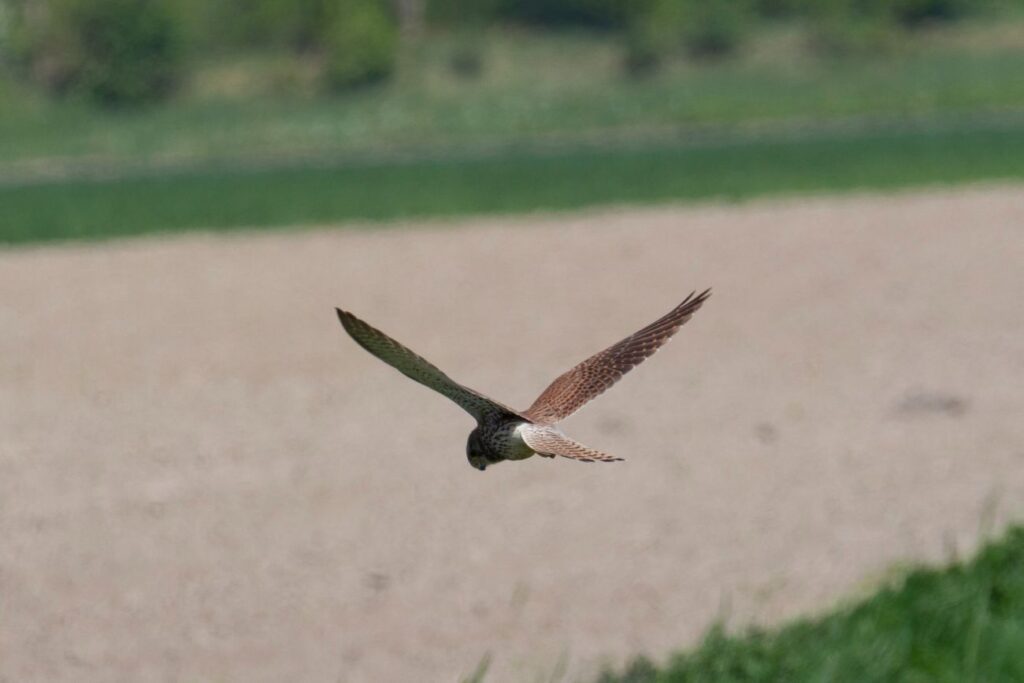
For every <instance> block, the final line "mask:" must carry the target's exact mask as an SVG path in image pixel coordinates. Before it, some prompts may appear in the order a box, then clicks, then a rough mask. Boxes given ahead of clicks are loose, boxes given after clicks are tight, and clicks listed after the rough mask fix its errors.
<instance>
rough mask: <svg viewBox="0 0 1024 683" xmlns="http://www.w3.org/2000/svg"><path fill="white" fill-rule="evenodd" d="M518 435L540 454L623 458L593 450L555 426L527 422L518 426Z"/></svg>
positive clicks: (602, 459)
mask: <svg viewBox="0 0 1024 683" xmlns="http://www.w3.org/2000/svg"><path fill="white" fill-rule="evenodd" d="M519 435H520V436H521V437H522V439H523V441H525V442H526V445H527V446H529V447H530V448H532V449H533V450H534V451H536V452H537V453H538V454H540V455H546V456H548V457H553V456H556V455H560V456H562V457H563V458H571V459H573V460H579V461H581V462H620V461H622V460H625V458H616V457H615V456H614V455H608V454H607V453H602V452H601V451H595V450H594V449H593V448H588V447H587V446H584V445H583V444H581V443H577V442H576V441H573V440H572V439H570V438H569V437H567V436H566V435H565V434H562V433H561V432H560V431H558V429H556V428H555V427H549V426H547V425H536V424H528V425H523V426H522V427H520V428H519Z"/></svg>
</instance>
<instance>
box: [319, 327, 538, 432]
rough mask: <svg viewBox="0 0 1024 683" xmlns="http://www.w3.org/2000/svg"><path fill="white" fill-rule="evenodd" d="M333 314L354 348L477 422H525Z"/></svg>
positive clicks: (395, 345)
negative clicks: (511, 419) (447, 400)
mask: <svg viewBox="0 0 1024 683" xmlns="http://www.w3.org/2000/svg"><path fill="white" fill-rule="evenodd" d="M335 310H336V311H337V312H338V319H339V320H341V324H342V326H343V327H344V328H345V331H346V332H348V333H349V335H351V337H352V338H353V339H355V340H356V343H357V344H359V345H360V346H362V347H363V348H364V349H366V350H367V351H369V352H370V353H372V354H373V355H375V356H377V358H380V359H381V360H382V361H384V362H385V363H387V364H388V365H390V366H391V367H393V368H395V369H396V370H398V371H399V372H401V373H402V374H403V375H405V376H406V377H408V378H409V379H413V380H416V381H417V382H419V383H420V384H422V385H424V386H426V387H430V388H431V389H433V390H434V391H436V392H438V393H440V394H443V395H445V396H447V397H448V398H450V399H451V400H453V401H455V402H456V403H458V404H459V405H460V406H462V408H463V409H464V410H465V411H466V412H467V413H469V414H470V415H472V416H473V417H475V418H476V419H477V421H480V420H482V419H483V418H484V417H485V416H494V415H500V416H507V417H514V418H516V419H519V420H523V419H525V418H523V416H521V415H520V414H519V413H517V412H516V411H514V410H512V409H511V408H509V407H507V406H503V405H502V404H500V403H498V402H497V401H492V400H491V399H489V398H487V397H486V396H484V395H483V394H480V393H478V392H476V391H473V390H472V389H469V388H468V387H464V386H462V385H461V384H459V383H458V382H456V381H455V380H453V379H452V378H451V377H449V376H448V375H446V374H444V373H443V372H441V371H440V370H439V369H438V368H437V367H436V366H434V365H432V364H431V363H430V362H429V361H427V360H426V359H425V358H423V357H421V356H418V355H416V354H415V353H413V352H412V351H410V350H409V349H407V348H406V347H404V346H402V345H401V344H399V343H398V342H397V341H395V340H394V339H392V338H391V337H389V336H387V335H386V334H384V333H383V332H381V331H380V330H378V329H375V328H373V327H371V326H370V325H368V324H367V323H365V322H363V321H362V320H360V319H359V318H357V317H355V316H354V315H352V314H351V313H348V312H347V311H343V310H341V309H340V308H338V309H335Z"/></svg>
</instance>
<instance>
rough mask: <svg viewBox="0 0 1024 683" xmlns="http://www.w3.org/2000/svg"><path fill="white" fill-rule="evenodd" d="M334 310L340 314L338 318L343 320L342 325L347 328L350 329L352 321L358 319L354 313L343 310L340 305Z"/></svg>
mask: <svg viewBox="0 0 1024 683" xmlns="http://www.w3.org/2000/svg"><path fill="white" fill-rule="evenodd" d="M334 312H335V313H337V314H338V320H340V321H341V326H342V327H344V328H345V329H346V330H347V329H349V325H351V324H352V322H353V321H354V320H356V317H355V316H354V315H352V314H351V313H349V312H348V311H343V310H341V309H340V308H338V307H335V308H334Z"/></svg>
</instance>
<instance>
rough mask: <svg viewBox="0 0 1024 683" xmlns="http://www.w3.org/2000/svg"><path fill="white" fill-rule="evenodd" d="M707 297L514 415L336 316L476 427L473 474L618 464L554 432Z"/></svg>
mask: <svg viewBox="0 0 1024 683" xmlns="http://www.w3.org/2000/svg"><path fill="white" fill-rule="evenodd" d="M709 295H710V290H706V291H704V292H703V293H701V294H700V295H699V296H697V297H694V295H693V294H691V295H690V296H688V297H686V299H685V300H684V301H683V302H682V303H681V304H679V305H678V306H676V307H675V308H674V309H672V310H671V311H670V312H669V313H668V314H666V315H664V316H662V317H661V318H659V319H658V320H656V321H654V322H653V323H651V324H650V325H648V326H647V327H645V328H643V329H642V330H640V331H639V332H636V333H635V334H632V335H630V336H629V337H626V338H625V339H623V340H622V341H620V342H619V343H617V344H614V345H612V346H610V347H608V348H607V349H605V350H604V351H601V352H600V353H597V354H595V355H593V356H591V357H590V358H588V359H587V360H585V361H583V362H582V363H580V364H579V365H577V366H576V367H574V368H572V369H571V370H569V371H568V372H566V373H564V374H562V375H561V376H559V377H558V379H556V380H555V381H554V382H552V383H551V385H550V386H549V387H548V388H547V389H545V390H544V392H543V393H541V395H540V396H539V397H538V398H537V400H536V401H534V402H533V405H531V406H530V407H529V408H527V409H526V410H524V411H521V412H520V411H516V410H513V409H511V408H509V407H507V406H504V405H502V404H500V403H498V402H497V401H494V400H492V399H489V398H487V397H486V396H484V395H483V394H480V393H479V392H476V391H473V390H472V389H469V388H468V387H464V386H462V385H461V384H459V383H458V382H455V381H454V380H452V379H451V378H450V377H448V376H447V375H445V374H444V373H443V372H441V370H439V369H438V368H437V367H435V366H434V365H432V364H431V363H430V362H428V361H427V360H426V359H424V358H422V357H420V356H417V355H416V354H415V353H413V352H412V351H410V350H409V349H408V348H406V347H404V346H402V345H401V344H399V343H398V342H397V341H395V340H394V339H392V338H391V337H389V336H387V335H386V334H384V333H383V332H381V331H380V330H377V329H375V328H373V327H371V326H370V325H367V324H366V323H365V322H363V321H362V320H360V319H359V318H357V317H355V316H354V315H352V314H351V313H348V312H346V311H342V310H341V309H337V311H338V318H339V319H340V320H341V324H342V325H343V326H344V328H345V330H346V331H347V332H348V333H349V334H350V335H351V336H352V338H353V339H355V341H356V342H357V343H358V344H359V345H360V346H362V347H363V348H364V349H366V350H367V351H369V352H370V353H372V354H373V355H375V356H377V357H378V358H380V359H381V360H383V361H384V362H385V363H387V364H389V365H391V366H392V367H394V368H395V369H397V370H398V371H399V372H401V373H402V374H404V375H405V376H407V377H409V378H410V379H414V380H416V381H417V382H419V383H420V384H423V385H425V386H427V387H430V388H431V389H434V390H435V391H437V392H439V393H441V394H444V395H445V396H447V397H448V398H450V399H451V400H452V401H454V402H455V403H457V404H459V405H460V406H461V407H462V408H463V409H464V410H465V411H466V412H468V413H469V414H470V415H472V416H473V417H474V418H475V419H476V421H477V427H476V429H474V430H473V431H472V432H470V435H469V440H468V442H467V444H466V457H467V458H468V459H469V462H470V464H471V465H472V466H473V467H476V468H477V469H479V470H484V469H487V466H488V465H493V464H495V463H498V462H501V461H503V460H525V459H526V458H529V457H531V456H532V455H542V456H544V457H549V458H553V457H555V456H556V455H558V456H562V457H564V458H571V459H573V460H580V461H583V462H594V461H602V462H614V461H617V460H622V458H616V457H614V456H611V455H607V454H605V453H601V452H600V451H595V450H593V449H592V448H588V447H586V446H584V445H582V444H580V443H577V442H575V441H573V440H572V439H570V438H569V437H567V436H566V435H565V434H564V433H562V430H560V429H558V427H556V426H555V423H556V422H559V421H561V420H563V419H565V418H566V417H568V416H569V415H571V414H572V413H574V412H576V411H577V410H578V409H579V408H580V407H582V406H583V405H584V404H585V403H586V402H587V401H590V400H591V399H593V398H594V397H596V396H598V395H599V394H601V393H602V392H604V391H605V390H606V389H608V388H609V387H610V386H612V385H613V384H615V382H617V381H618V380H619V379H620V378H621V377H622V376H623V375H624V374H626V373H627V372H629V371H630V370H631V369H632V368H634V367H636V366H637V365H639V364H640V363H642V362H643V361H644V359H646V358H648V357H649V356H651V355H652V354H653V353H654V352H655V351H657V350H658V349H659V348H660V347H661V346H662V345H663V344H664V343H665V342H667V341H668V340H669V339H670V338H671V337H672V335H673V334H675V333H676V331H677V330H678V329H679V328H680V327H681V326H682V325H683V324H684V323H685V322H686V321H687V320H689V319H690V317H691V316H692V315H693V314H694V312H696V311H697V309H699V308H700V307H701V305H702V304H703V303H704V301H705V300H706V299H707V298H708V296H709Z"/></svg>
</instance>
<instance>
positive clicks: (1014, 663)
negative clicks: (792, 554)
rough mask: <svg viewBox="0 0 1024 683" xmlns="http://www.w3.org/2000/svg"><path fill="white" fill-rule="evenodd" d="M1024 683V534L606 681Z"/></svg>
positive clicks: (1019, 531) (715, 633)
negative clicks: (841, 602) (784, 622)
mask: <svg viewBox="0 0 1024 683" xmlns="http://www.w3.org/2000/svg"><path fill="white" fill-rule="evenodd" d="M1021 680H1024V528H1022V527H1017V528H1015V529H1012V530H1010V531H1009V532H1008V533H1007V535H1006V536H1005V537H1004V538H1002V539H1001V540H999V541H997V542H993V543H991V544H990V545H988V546H987V547H985V548H983V549H982V550H981V552H980V553H979V554H978V555H977V556H976V557H975V558H974V559H972V560H970V561H968V562H963V563H956V564H953V565H951V566H949V567H947V568H945V569H919V570H916V571H913V572H911V573H910V574H908V575H906V576H905V577H904V578H903V579H902V580H901V581H900V582H899V583H898V584H897V585H894V586H891V587H887V588H883V589H882V590H881V591H879V592H878V593H876V594H875V595H873V596H871V597H870V598H867V599H866V600H863V601H862V602H859V603H856V604H853V605H850V606H847V607H844V608H841V609H839V610H838V611H836V612H833V613H830V614H827V615H825V616H823V617H819V618H815V619H807V620H802V621H798V622H796V623H793V624H791V625H789V626H785V627H783V628H782V629H779V630H758V629H755V630H752V631H749V632H747V633H744V634H740V635H735V636H732V635H727V634H726V633H725V632H724V631H723V630H722V629H721V628H715V629H712V630H711V631H710V633H709V634H708V635H707V636H706V637H705V640H704V642H703V643H702V644H701V645H700V646H699V647H698V648H697V649H696V650H694V651H692V652H685V653H680V654H679V655H677V656H675V657H673V658H672V659H671V660H670V661H669V662H668V663H667V664H666V665H665V666H664V667H658V666H656V665H654V664H652V663H651V662H650V661H649V660H646V659H638V660H636V661H634V662H633V663H632V664H631V665H630V666H628V667H627V668H626V670H625V671H623V672H621V673H612V672H608V673H606V674H604V675H603V676H602V677H601V678H600V679H599V683H697V682H706V683H712V682H714V683H747V682H749V683H753V682H755V681H765V682H768V681H830V682H834V683H843V682H846V681H849V682H850V683H883V682H886V683H891V682H905V683H912V682H922V683H923V682H925V681H929V682H941V681H945V682H948V683H966V682H969V681H986V682H987V683H1003V682H1005V683H1012V682H1014V681H1021Z"/></svg>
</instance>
